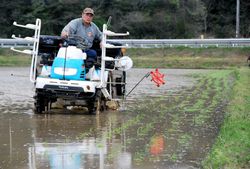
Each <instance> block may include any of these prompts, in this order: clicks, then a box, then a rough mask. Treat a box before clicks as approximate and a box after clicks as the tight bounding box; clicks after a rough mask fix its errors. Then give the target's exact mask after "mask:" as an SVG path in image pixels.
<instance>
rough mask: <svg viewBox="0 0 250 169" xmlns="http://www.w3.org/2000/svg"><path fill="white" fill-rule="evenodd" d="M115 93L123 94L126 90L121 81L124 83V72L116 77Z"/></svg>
mask: <svg viewBox="0 0 250 169" xmlns="http://www.w3.org/2000/svg"><path fill="white" fill-rule="evenodd" d="M115 81H116V83H117V84H116V94H117V96H124V95H125V92H126V88H125V87H126V86H125V84H121V83H126V72H125V71H124V72H122V76H121V77H120V78H116V80H115Z"/></svg>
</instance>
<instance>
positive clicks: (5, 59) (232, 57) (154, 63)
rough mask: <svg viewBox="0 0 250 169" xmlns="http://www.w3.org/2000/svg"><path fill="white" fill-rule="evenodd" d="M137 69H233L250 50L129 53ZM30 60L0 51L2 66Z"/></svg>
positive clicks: (27, 57) (206, 49)
mask: <svg viewBox="0 0 250 169" xmlns="http://www.w3.org/2000/svg"><path fill="white" fill-rule="evenodd" d="M126 55H129V56H130V57H131V58H132V59H133V62H134V67H137V68H155V67H158V68H193V69H198V68H201V69H213V68H231V67H240V66H246V65H247V62H246V60H247V57H248V56H249V55H250V47H249V48H215V47H213V48H188V47H178V48H157V49H156V48H154V49H150V48H147V49H142V48H137V49H133V48H131V49H128V50H127V52H126ZM30 58H31V57H30V56H28V55H23V54H19V53H16V52H13V51H11V50H9V49H0V66H29V65H30Z"/></svg>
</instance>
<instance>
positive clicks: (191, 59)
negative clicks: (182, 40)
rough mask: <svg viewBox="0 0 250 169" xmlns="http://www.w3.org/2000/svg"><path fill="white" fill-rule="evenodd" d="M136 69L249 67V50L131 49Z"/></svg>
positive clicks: (129, 52)
mask: <svg viewBox="0 0 250 169" xmlns="http://www.w3.org/2000/svg"><path fill="white" fill-rule="evenodd" d="M127 54H128V55H130V56H131V57H132V59H133V62H134V66H135V67H145V68H151V67H159V68H191V69H192V68H194V69H197V68H202V69H208V68H229V67H238V66H246V65H247V62H246V60H247V56H249V55H250V47H249V48H187V47H178V48H159V49H129V50H128V51H127Z"/></svg>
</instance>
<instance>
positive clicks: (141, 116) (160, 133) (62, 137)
mask: <svg viewBox="0 0 250 169" xmlns="http://www.w3.org/2000/svg"><path fill="white" fill-rule="evenodd" d="M148 71H151V70H150V69H132V70H131V71H129V72H128V79H127V82H128V89H127V90H128V91H129V90H130V89H131V88H132V87H133V86H134V85H135V84H136V83H137V82H138V81H139V80H140V78H142V77H143V76H144V75H145V74H146V73H147V72H148ZM160 71H161V72H162V73H164V74H165V75H166V78H165V80H166V84H165V85H164V86H162V87H156V86H155V85H154V84H153V83H152V82H151V81H150V78H148V79H145V80H144V81H143V82H142V84H141V85H139V86H138V87H137V88H136V89H135V90H134V91H133V92H132V93H131V95H130V96H129V97H128V98H127V101H126V102H124V103H123V105H125V106H126V110H125V111H106V112H104V113H101V114H100V115H96V116H95V115H86V114H79V113H74V112H72V111H70V112H65V111H66V110H64V109H61V110H59V111H61V113H54V114H53V113H50V114H47V115H44V114H42V115H35V114H33V112H32V108H33V99H32V96H33V94H34V93H33V92H34V88H33V84H32V83H31V82H30V81H29V77H28V76H29V69H28V68H0V81H1V84H0V120H1V122H0V138H1V139H0V149H1V154H0V168H3V169H8V168H9V169H15V168H18V169H20V168H22V169H47V168H48V169H49V168H53V169H69V168H70V169H192V168H201V162H202V159H203V158H204V157H205V155H206V153H207V152H208V151H209V149H210V148H211V145H212V144H213V141H214V139H215V137H216V135H217V133H218V127H219V126H220V124H221V122H222V119H223V114H224V113H223V112H224V107H225V105H226V103H227V100H226V99H225V98H227V96H228V95H229V91H230V87H231V86H230V85H232V84H233V83H232V80H233V79H232V78H231V77H232V75H231V74H230V72H228V71H222V75H221V76H219V77H218V76H215V77H214V76H209V77H207V78H206V77H203V78H201V77H200V75H204V74H215V73H218V70H184V69H183V70H176V69H170V70H167V69H164V70H160ZM223 73H224V74H223Z"/></svg>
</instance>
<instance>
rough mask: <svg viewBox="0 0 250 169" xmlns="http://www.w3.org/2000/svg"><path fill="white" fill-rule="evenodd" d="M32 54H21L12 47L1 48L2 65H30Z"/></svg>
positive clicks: (0, 59)
mask: <svg viewBox="0 0 250 169" xmlns="http://www.w3.org/2000/svg"><path fill="white" fill-rule="evenodd" d="M30 62H31V56H30V55H24V54H20V53H17V52H14V51H11V50H10V49H0V66H29V65H30Z"/></svg>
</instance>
